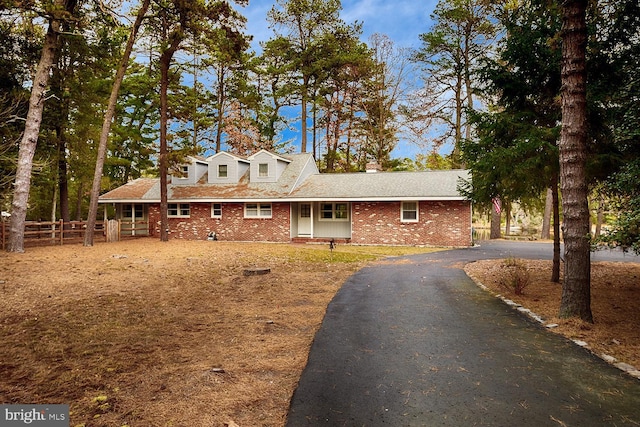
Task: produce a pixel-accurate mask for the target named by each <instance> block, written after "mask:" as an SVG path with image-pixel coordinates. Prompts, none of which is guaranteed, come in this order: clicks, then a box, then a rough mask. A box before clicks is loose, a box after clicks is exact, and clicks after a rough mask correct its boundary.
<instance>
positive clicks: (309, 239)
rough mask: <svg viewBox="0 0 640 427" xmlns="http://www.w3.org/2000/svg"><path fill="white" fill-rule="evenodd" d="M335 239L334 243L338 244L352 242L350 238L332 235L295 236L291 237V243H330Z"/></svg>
mask: <svg viewBox="0 0 640 427" xmlns="http://www.w3.org/2000/svg"><path fill="white" fill-rule="evenodd" d="M332 240H333V243H334V244H336V245H349V244H351V239H350V238H330V237H294V238H292V239H291V243H297V244H314V245H321V244H327V245H328V244H330V243H331V241H332Z"/></svg>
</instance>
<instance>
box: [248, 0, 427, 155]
mask: <svg viewBox="0 0 640 427" xmlns="http://www.w3.org/2000/svg"><path fill="white" fill-rule="evenodd" d="M274 3H275V1H274V0H249V6H247V7H244V8H239V12H240V13H241V14H243V15H244V16H245V17H246V18H247V33H248V34H250V35H253V37H254V40H253V43H252V46H253V49H254V50H256V51H259V44H258V43H259V42H260V41H265V40H268V39H269V38H271V37H272V36H273V31H272V30H271V29H270V28H268V23H267V20H266V16H267V12H268V11H269V9H271V7H272V6H273V4H274ZM436 4H437V0H418V1H416V0H342V12H341V17H342V20H343V21H345V22H346V23H348V24H351V23H353V22H355V21H358V22H361V23H362V30H363V31H362V32H363V34H362V40H363V41H365V42H366V41H368V39H369V36H370V35H371V34H374V33H380V34H385V35H387V36H389V38H391V40H393V41H394V43H395V44H396V46H397V47H402V48H417V47H419V46H420V40H419V38H418V35H419V34H421V33H426V32H428V31H429V29H430V26H431V19H430V15H431V14H432V12H433V9H434V7H435V5H436ZM418 152H419V149H418V148H417V147H416V146H414V145H411V144H409V143H406V142H403V141H400V142H399V144H398V147H397V148H396V150H394V152H393V154H392V155H393V156H394V157H414V156H415V154H416V153H418Z"/></svg>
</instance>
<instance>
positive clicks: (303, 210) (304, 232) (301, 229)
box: [298, 203, 313, 237]
mask: <svg viewBox="0 0 640 427" xmlns="http://www.w3.org/2000/svg"><path fill="white" fill-rule="evenodd" d="M312 218H313V215H312V207H311V203H300V205H299V206H298V236H301V237H311V235H312V233H313V224H312V221H311V219H312Z"/></svg>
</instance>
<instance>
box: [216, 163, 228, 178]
mask: <svg viewBox="0 0 640 427" xmlns="http://www.w3.org/2000/svg"><path fill="white" fill-rule="evenodd" d="M227 174H228V167H227V165H218V178H226V177H227Z"/></svg>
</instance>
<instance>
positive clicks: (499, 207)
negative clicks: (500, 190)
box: [491, 197, 502, 214]
mask: <svg viewBox="0 0 640 427" xmlns="http://www.w3.org/2000/svg"><path fill="white" fill-rule="evenodd" d="M491 202H492V203H493V207H494V208H495V210H496V213H498V214H499V213H500V212H502V205H501V204H500V199H499V198H497V197H494V198H493V199H491Z"/></svg>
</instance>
